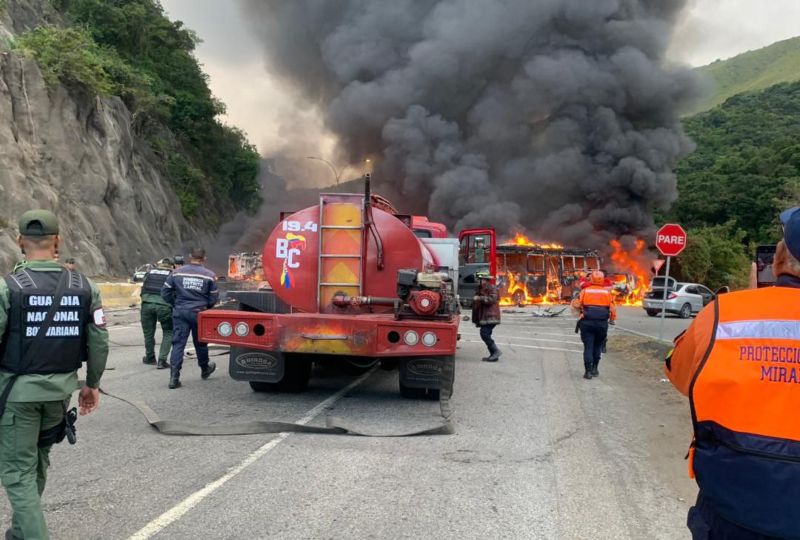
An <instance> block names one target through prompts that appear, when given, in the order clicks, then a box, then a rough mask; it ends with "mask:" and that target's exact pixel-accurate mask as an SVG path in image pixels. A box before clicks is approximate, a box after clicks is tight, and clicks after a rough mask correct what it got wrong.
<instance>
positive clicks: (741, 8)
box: [161, 0, 800, 155]
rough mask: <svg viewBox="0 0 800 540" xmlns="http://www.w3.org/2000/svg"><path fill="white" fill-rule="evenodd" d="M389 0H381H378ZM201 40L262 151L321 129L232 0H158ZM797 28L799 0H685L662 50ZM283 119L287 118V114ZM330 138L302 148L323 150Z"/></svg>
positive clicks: (240, 122)
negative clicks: (269, 67)
mask: <svg viewBox="0 0 800 540" xmlns="http://www.w3.org/2000/svg"><path fill="white" fill-rule="evenodd" d="M380 1H383V0H380ZM386 1H389V0H386ZM161 3H162V4H163V6H164V8H165V10H166V11H167V13H168V14H169V16H170V17H171V18H172V19H179V20H182V21H184V23H185V24H186V26H188V27H189V28H192V29H193V30H195V31H196V32H197V34H198V35H199V36H200V38H201V39H202V40H203V43H202V44H201V45H200V46H199V47H198V49H197V57H198V59H199V60H200V62H201V63H202V64H203V66H204V68H205V71H206V72H207V73H208V75H209V77H210V82H211V89H212V91H213V92H214V94H215V95H216V96H217V97H218V98H220V99H221V100H222V101H223V102H224V103H225V104H226V105H227V107H228V114H227V118H226V121H227V122H228V123H230V124H233V125H236V126H238V127H240V128H242V129H243V130H244V131H245V132H246V133H247V134H248V135H249V136H250V138H251V141H252V142H253V143H254V144H256V145H257V146H258V147H259V149H260V150H261V151H262V152H263V153H265V154H273V153H276V152H279V151H280V150H281V149H282V148H283V146H284V145H285V143H286V140H287V137H286V136H285V135H286V134H287V133H288V132H289V131H292V132H296V131H295V130H298V131H300V130H302V131H303V132H304V133H313V132H314V130H315V128H316V129H317V132H321V131H322V126H320V125H318V124H319V120H318V118H317V117H316V115H314V113H313V111H309V110H307V107H303V106H301V105H300V104H299V103H298V102H297V101H295V99H294V95H293V93H292V91H291V89H290V88H287V87H285V85H282V84H281V82H280V81H277V80H275V79H274V78H273V77H271V76H270V74H269V73H268V72H267V71H266V69H265V67H264V62H263V55H262V51H261V45H260V44H259V43H258V42H257V41H256V40H255V39H254V38H253V33H252V32H251V29H250V28H249V26H248V21H245V20H244V19H243V17H242V16H241V13H240V12H239V9H238V3H237V2H236V1H234V0H161ZM797 35H800V0H690V7H689V8H688V9H687V10H686V13H685V16H684V18H683V20H682V21H681V23H680V24H679V26H678V28H677V31H676V34H675V39H674V41H673V47H672V50H671V51H670V57H671V58H672V59H673V60H675V61H679V62H685V63H688V64H691V65H694V66H700V65H704V64H707V63H710V62H713V61H714V60H716V59H718V58H729V57H731V56H735V55H736V54H739V53H741V52H744V51H747V50H750V49H757V48H760V47H764V46H766V45H769V44H770V43H773V42H775V41H779V40H782V39H786V38H790V37H794V36H797ZM287 119H288V121H287ZM331 146H332V141H330V140H325V141H324V143H323V144H322V146H320V147H318V148H316V149H313V150H309V151H308V153H317V154H322V155H325V154H328V152H329V151H330V149H331Z"/></svg>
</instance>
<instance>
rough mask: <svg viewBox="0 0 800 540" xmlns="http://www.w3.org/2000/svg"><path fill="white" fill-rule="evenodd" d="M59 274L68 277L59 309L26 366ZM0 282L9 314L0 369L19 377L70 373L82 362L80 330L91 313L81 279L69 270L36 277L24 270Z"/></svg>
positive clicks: (88, 294) (84, 350) (0, 350)
mask: <svg viewBox="0 0 800 540" xmlns="http://www.w3.org/2000/svg"><path fill="white" fill-rule="evenodd" d="M63 272H67V273H68V276H67V279H68V286H67V287H66V288H65V289H64V294H63V296H62V297H61V302H60V307H59V308H58V310H57V311H56V312H55V315H54V317H53V322H52V324H51V325H50V328H49V329H48V330H47V334H46V335H45V337H44V342H43V343H42V346H41V349H39V353H38V354H37V355H36V358H32V359H30V361H29V362H26V361H25V353H26V352H27V350H28V348H29V347H30V346H31V343H33V340H34V338H35V337H36V334H37V333H38V331H39V327H40V326H41V325H42V323H43V322H44V320H45V318H46V317H47V312H48V311H49V310H50V306H51V305H52V304H53V300H54V298H53V297H54V295H55V292H56V289H57V288H58V282H59V280H60V279H61V274H62V273H63ZM5 280H6V284H7V285H8V288H9V293H10V298H9V300H10V303H11V308H10V309H9V312H8V325H7V328H6V333H5V335H4V336H3V342H2V344H0V369H2V370H3V371H10V372H12V373H17V374H20V375H25V374H33V373H38V374H47V373H70V372H72V371H75V370H77V369H79V368H80V367H81V362H83V361H84V360H85V359H86V354H87V348H86V347H87V345H86V325H87V323H89V319H90V316H91V308H92V305H91V304H92V290H91V287H90V286H89V282H88V280H87V279H86V277H85V276H84V275H83V274H81V273H79V272H72V271H69V270H63V271H62V272H37V271H36V270H33V269H31V268H24V269H22V270H19V271H18V272H16V273H14V274H10V275H8V276H6V277H5ZM26 364H27V365H26Z"/></svg>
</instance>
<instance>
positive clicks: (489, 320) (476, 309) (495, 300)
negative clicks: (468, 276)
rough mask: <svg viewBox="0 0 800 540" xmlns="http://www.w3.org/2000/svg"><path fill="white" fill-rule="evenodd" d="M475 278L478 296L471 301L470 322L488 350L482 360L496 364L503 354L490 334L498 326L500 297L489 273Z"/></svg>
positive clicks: (479, 273)
mask: <svg viewBox="0 0 800 540" xmlns="http://www.w3.org/2000/svg"><path fill="white" fill-rule="evenodd" d="M475 277H476V278H478V280H479V285H478V291H477V293H478V294H476V295H475V297H474V298H473V299H472V322H473V323H474V324H475V326H477V327H478V328H479V329H480V334H481V339H482V340H483V342H484V343H485V344H486V347H487V348H488V349H489V356H487V357H485V358H482V360H483V361H484V362H497V360H498V359H499V358H500V355H502V354H503V353H502V352H501V351H500V348H499V347H498V346H497V343H495V342H494V340H493V339H492V332H494V327H495V326H497V325H498V324H500V295H499V293H498V292H497V286H496V285H494V284H493V283H492V276H491V275H489V272H487V271H485V270H483V271H480V272H476V273H475Z"/></svg>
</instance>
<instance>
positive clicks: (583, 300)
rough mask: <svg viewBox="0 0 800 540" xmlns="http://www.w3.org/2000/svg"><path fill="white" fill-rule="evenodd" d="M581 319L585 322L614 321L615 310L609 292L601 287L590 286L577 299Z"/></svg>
mask: <svg viewBox="0 0 800 540" xmlns="http://www.w3.org/2000/svg"><path fill="white" fill-rule="evenodd" d="M578 308H579V309H580V310H581V319H583V320H586V321H608V320H611V321H613V320H616V318H617V309H616V306H615V305H614V298H613V297H612V295H611V291H610V290H608V289H606V288H605V287H603V286H601V285H590V286H588V287H586V288H585V289H583V290H582V291H581V294H580V296H579V297H578Z"/></svg>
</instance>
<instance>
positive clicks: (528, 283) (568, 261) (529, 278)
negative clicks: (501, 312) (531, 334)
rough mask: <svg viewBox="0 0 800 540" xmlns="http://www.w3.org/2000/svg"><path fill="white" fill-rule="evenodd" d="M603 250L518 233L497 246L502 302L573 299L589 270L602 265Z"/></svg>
mask: <svg viewBox="0 0 800 540" xmlns="http://www.w3.org/2000/svg"><path fill="white" fill-rule="evenodd" d="M600 263H601V258H600V254H599V252H597V251H595V250H589V249H577V248H568V247H565V246H562V245H560V244H545V243H538V242H533V241H531V240H529V239H528V238H527V237H525V236H523V235H522V234H517V235H516V236H515V237H514V239H513V240H511V241H509V242H506V243H503V244H501V245H499V246H498V247H497V284H498V287H499V288H500V294H501V304H502V305H505V306H520V307H521V306H526V305H531V304H558V303H563V302H569V301H570V300H571V299H572V297H573V293H574V292H576V291H578V290H579V287H580V285H579V283H580V279H581V278H582V277H583V276H584V275H586V273H587V272H591V271H592V270H599V269H600Z"/></svg>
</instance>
